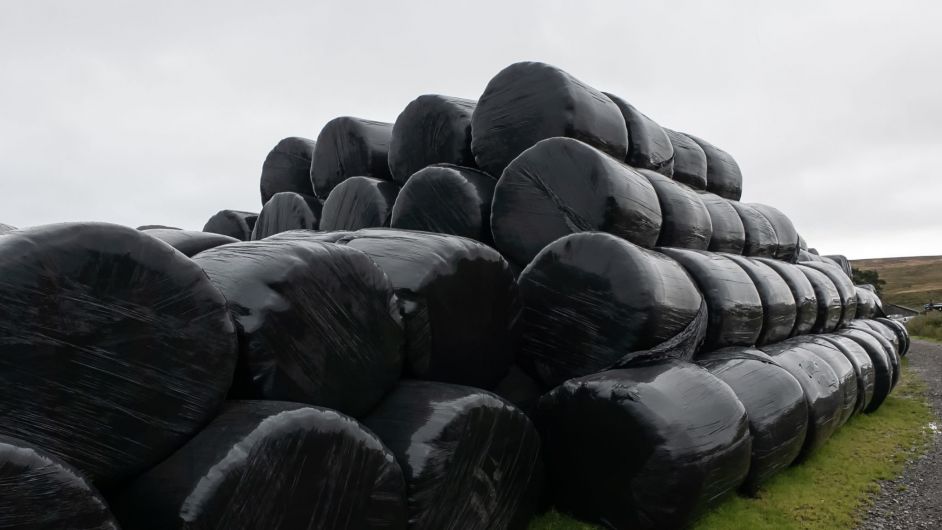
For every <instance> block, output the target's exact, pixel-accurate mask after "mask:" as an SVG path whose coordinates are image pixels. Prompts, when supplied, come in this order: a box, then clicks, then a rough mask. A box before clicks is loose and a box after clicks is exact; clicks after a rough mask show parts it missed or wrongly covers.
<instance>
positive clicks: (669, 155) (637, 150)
mask: <svg viewBox="0 0 942 530" xmlns="http://www.w3.org/2000/svg"><path fill="white" fill-rule="evenodd" d="M603 93H604V94H605V95H606V96H608V97H609V99H611V100H612V101H613V102H615V105H617V106H618V110H619V111H621V115H622V116H623V117H624V118H625V125H626V126H627V127H628V156H626V157H625V162H627V163H628V165H629V166H631V167H635V168H638V169H650V170H652V171H656V172H658V173H661V174H662V175H666V176H668V177H670V176H671V175H673V174H674V146H673V145H672V144H671V140H670V138H668V136H667V132H665V131H664V129H662V128H661V126H660V125H658V124H657V123H655V122H654V120H652V119H651V118H649V117H647V116H645V115H644V114H643V113H641V112H640V111H639V110H638V109H636V108H634V106H632V105H631V104H630V103H628V102H627V101H625V100H623V99H621V98H620V97H618V96H615V95H612V94H609V93H608V92H603Z"/></svg>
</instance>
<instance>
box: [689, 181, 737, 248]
mask: <svg viewBox="0 0 942 530" xmlns="http://www.w3.org/2000/svg"><path fill="white" fill-rule="evenodd" d="M700 200H701V201H703V205H704V206H706V209H707V211H708V212H710V225H711V226H712V227H713V235H712V236H711V237H710V246H709V247H708V248H707V250H709V251H710V252H728V253H730V254H742V253H743V248H745V246H746V229H745V228H744V227H743V224H742V219H740V218H739V214H738V213H737V212H736V209H735V208H733V207H732V206H731V205H730V201H727V200H726V199H724V198H722V197H720V196H719V195H714V194H712V193H701V194H700Z"/></svg>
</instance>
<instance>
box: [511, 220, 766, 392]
mask: <svg viewBox="0 0 942 530" xmlns="http://www.w3.org/2000/svg"><path fill="white" fill-rule="evenodd" d="M747 281H748V278H747ZM518 283H519V285H520V297H521V299H522V300H523V306H524V308H523V313H522V314H521V317H520V320H519V321H518V323H517V329H518V330H519V332H520V333H519V334H520V347H519V348H518V351H517V360H518V363H519V364H520V366H521V367H522V368H523V369H524V370H525V371H527V372H528V373H529V374H530V375H531V376H533V377H534V378H536V379H537V380H539V381H540V382H541V383H542V384H543V385H544V387H545V388H547V389H549V388H552V387H554V386H556V385H558V384H560V383H562V382H563V381H565V380H566V379H569V378H572V377H578V376H582V375H588V374H591V373H595V372H598V371H601V370H605V369H607V368H611V367H613V366H615V365H616V364H619V363H624V362H629V361H633V360H636V359H639V358H647V357H650V356H657V355H663V356H667V355H674V356H680V357H682V358H685V359H690V358H692V357H693V354H694V352H695V350H696V349H697V346H699V340H701V339H702V338H703V337H702V332H703V330H702V328H703V324H704V322H702V321H703V320H704V315H703V314H702V313H703V312H704V311H703V310H702V309H701V305H702V304H703V298H702V297H701V295H700V292H699V291H698V290H697V286H696V284H695V283H694V281H693V280H692V279H691V278H690V276H689V275H688V274H687V272H685V271H684V268H683V267H681V266H680V265H679V264H678V263H677V262H676V261H674V260H672V259H670V258H668V257H665V256H663V255H661V254H658V253H656V252H653V251H650V250H646V249H643V248H640V247H638V246H636V245H633V244H631V243H629V242H627V241H625V240H623V239H620V238H617V237H615V236H612V235H609V234H602V233H579V234H572V235H569V236H566V237H563V238H561V239H559V240H557V241H554V242H553V243H551V244H550V245H548V246H547V247H546V248H544V249H543V251H542V252H540V254H539V255H537V257H536V258H535V259H534V260H533V262H532V263H530V265H529V266H528V267H527V268H526V269H525V270H524V271H523V273H522V274H521V275H520V278H519V280H518ZM760 311H761V309H760ZM760 319H761V315H760ZM697 327H699V328H701V329H700V330H699V334H700V336H699V337H698V336H697V334H698V333H696V332H694V333H686V332H687V330H688V329H689V328H697ZM687 335H690V336H689V337H687ZM680 337H685V338H686V339H687V340H686V341H685V343H679V344H674V345H673V347H672V348H668V349H667V351H666V352H652V351H650V350H651V349H654V348H656V347H657V346H658V345H660V344H662V343H665V342H668V341H671V340H672V339H675V338H680Z"/></svg>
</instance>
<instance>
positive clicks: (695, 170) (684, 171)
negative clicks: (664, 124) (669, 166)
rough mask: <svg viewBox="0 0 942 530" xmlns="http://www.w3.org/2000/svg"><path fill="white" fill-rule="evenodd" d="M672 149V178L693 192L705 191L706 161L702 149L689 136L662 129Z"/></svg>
mask: <svg viewBox="0 0 942 530" xmlns="http://www.w3.org/2000/svg"><path fill="white" fill-rule="evenodd" d="M664 132H666V133H667V137H668V139H670V141H671V145H672V146H673V147H674V174H673V178H674V180H676V181H677V182H681V183H683V184H686V185H688V186H690V187H691V188H693V189H695V190H705V189H706V186H707V159H706V153H704V152H703V149H702V148H701V147H700V146H699V145H698V144H697V142H694V141H693V140H691V139H690V137H689V136H687V135H686V134H683V133H679V132H677V131H672V130H670V129H664Z"/></svg>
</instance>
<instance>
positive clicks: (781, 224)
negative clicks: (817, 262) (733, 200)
mask: <svg viewBox="0 0 942 530" xmlns="http://www.w3.org/2000/svg"><path fill="white" fill-rule="evenodd" d="M749 206H751V207H752V209H754V210H755V211H757V212H759V213H760V214H762V215H763V216H765V218H766V219H768V220H769V223H771V225H772V230H773V231H774V232H775V240H776V241H777V242H778V245H777V246H776V247H775V250H774V251H773V252H772V257H773V258H776V259H780V260H783V261H787V262H789V263H795V262H796V261H798V246H799V245H798V231H797V230H795V225H794V224H792V220H791V219H789V218H788V216H787V215H785V214H784V213H782V212H781V211H780V210H779V209H777V208H774V207H772V206H769V205H766V204H759V203H750V204H749Z"/></svg>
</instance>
